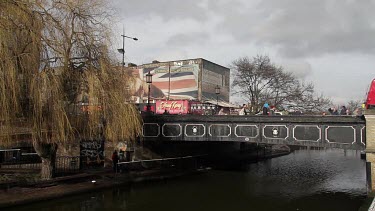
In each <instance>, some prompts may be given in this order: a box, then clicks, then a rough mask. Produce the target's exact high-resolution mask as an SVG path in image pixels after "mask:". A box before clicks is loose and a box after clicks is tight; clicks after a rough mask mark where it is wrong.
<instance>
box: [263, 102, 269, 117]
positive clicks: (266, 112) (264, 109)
mask: <svg viewBox="0 0 375 211" xmlns="http://www.w3.org/2000/svg"><path fill="white" fill-rule="evenodd" d="M269 107H270V106H269V105H268V103H267V102H266V103H264V105H263V115H268V109H269Z"/></svg>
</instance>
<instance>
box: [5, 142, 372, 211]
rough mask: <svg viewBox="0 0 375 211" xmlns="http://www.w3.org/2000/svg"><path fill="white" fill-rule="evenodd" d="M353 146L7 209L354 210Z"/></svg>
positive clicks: (360, 191)
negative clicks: (351, 148)
mask: <svg viewBox="0 0 375 211" xmlns="http://www.w3.org/2000/svg"><path fill="white" fill-rule="evenodd" d="M365 165H366V164H365V161H364V160H362V159H360V153H359V151H350V150H347V151H344V150H338V149H335V150H333V149H330V150H297V151H294V152H292V153H291V154H289V155H286V156H282V157H278V158H273V159H270V160H265V161H260V162H258V163H251V164H247V165H246V166H244V168H240V169H237V170H225V171H223V170H211V171H209V172H208V173H204V174H196V175H190V176H185V177H180V178H175V179H170V180H163V181H157V182H146V183H139V184H132V185H130V186H129V185H128V186H123V187H117V188H113V189H108V190H103V191H96V192H92V193H88V194H83V195H79V196H73V197H67V198H63V199H57V200H50V201H47V202H42V203H35V204H30V205H25V206H22V207H15V208H12V209H8V210H25V211H26V210H27V211H29V210H42V211H44V210H58V211H70V210H77V211H78V210H79V211H88V210H126V211H168V210H171V211H200V210H202V211H210V210H213V211H221V210H222V211H241V210H246V211H248V210H277V211H282V210H288V211H290V210H300V211H302V210H303V211H308V210H311V211H324V210H327V211H328V210H329V211H335V210H340V211H346V210H347V211H356V210H358V209H359V208H360V207H361V205H362V204H363V202H364V200H365V199H366V170H365Z"/></svg>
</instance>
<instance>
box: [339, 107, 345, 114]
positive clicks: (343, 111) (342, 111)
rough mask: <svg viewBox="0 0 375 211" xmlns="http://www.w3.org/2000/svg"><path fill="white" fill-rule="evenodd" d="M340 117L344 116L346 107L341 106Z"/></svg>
mask: <svg viewBox="0 0 375 211" xmlns="http://www.w3.org/2000/svg"><path fill="white" fill-rule="evenodd" d="M340 115H346V107H345V106H341V110H340Z"/></svg>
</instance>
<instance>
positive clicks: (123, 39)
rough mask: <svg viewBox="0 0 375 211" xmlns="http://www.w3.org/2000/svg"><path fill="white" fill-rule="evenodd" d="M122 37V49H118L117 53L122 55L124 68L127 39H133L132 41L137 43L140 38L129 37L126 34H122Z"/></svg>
mask: <svg viewBox="0 0 375 211" xmlns="http://www.w3.org/2000/svg"><path fill="white" fill-rule="evenodd" d="M121 37H122V48H119V49H117V51H118V52H119V53H121V54H122V66H123V67H124V66H125V38H129V39H132V40H135V41H137V40H138V38H136V37H129V36H126V35H124V34H122V35H121Z"/></svg>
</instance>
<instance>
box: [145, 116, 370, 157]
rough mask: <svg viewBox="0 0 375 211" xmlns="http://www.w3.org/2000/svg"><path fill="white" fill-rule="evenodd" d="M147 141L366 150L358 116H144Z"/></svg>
mask: <svg viewBox="0 0 375 211" xmlns="http://www.w3.org/2000/svg"><path fill="white" fill-rule="evenodd" d="M143 121H144V123H143V140H144V141H191V142H197V141H205V142H217V141H220V142H249V143H259V144H260V143H262V144H285V145H299V146H313V147H330V148H342V149H356V150H364V149H365V148H366V137H365V134H366V130H365V120H364V118H362V117H356V116H197V115H145V116H143Z"/></svg>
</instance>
